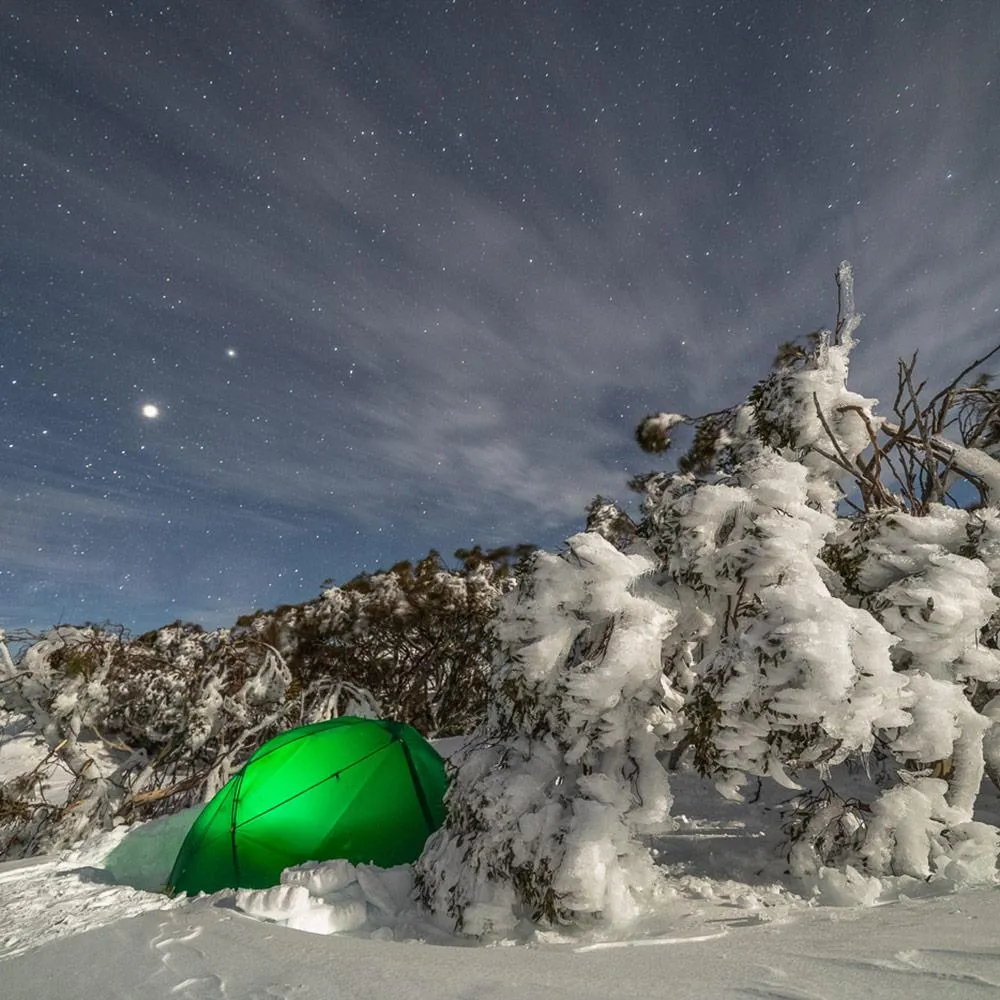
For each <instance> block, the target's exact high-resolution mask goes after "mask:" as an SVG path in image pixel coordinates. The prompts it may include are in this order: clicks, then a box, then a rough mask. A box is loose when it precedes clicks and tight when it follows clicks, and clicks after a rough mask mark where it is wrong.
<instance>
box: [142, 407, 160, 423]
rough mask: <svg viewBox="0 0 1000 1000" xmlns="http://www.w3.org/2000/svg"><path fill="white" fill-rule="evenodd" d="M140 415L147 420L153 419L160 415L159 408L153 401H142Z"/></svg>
mask: <svg viewBox="0 0 1000 1000" xmlns="http://www.w3.org/2000/svg"><path fill="white" fill-rule="evenodd" d="M142 415H143V416H144V417H145V418H146V419H147V420H155V419H156V418H157V417H158V416H159V415H160V408H159V407H158V406H157V405H156V404H155V403H144V404H143V407H142Z"/></svg>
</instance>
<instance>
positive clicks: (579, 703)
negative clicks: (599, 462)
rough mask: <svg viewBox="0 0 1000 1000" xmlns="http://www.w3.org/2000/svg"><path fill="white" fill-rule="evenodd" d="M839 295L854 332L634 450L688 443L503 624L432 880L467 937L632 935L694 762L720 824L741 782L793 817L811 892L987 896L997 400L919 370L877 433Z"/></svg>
mask: <svg viewBox="0 0 1000 1000" xmlns="http://www.w3.org/2000/svg"><path fill="white" fill-rule="evenodd" d="M837 285H838V289H839V310H838V317H837V323H836V326H835V328H834V330H832V331H820V332H818V333H816V334H814V335H811V336H810V338H809V340H808V343H807V346H806V347H799V346H797V345H784V347H783V348H782V350H781V351H780V352H779V356H778V359H777V360H776V363H775V366H774V368H773V369H772V371H771V373H770V374H769V375H768V376H766V377H765V378H764V379H763V380H762V381H761V382H759V383H758V384H757V385H756V386H755V387H754V389H753V390H752V391H751V392H750V394H749V395H748V397H747V399H746V400H744V401H743V402H741V403H739V404H737V405H735V406H732V407H729V408H727V409H724V410H720V411H717V412H715V413H712V414H708V415H707V416H704V417H701V418H690V417H687V416H685V415H683V414H677V413H661V414H656V415H654V416H652V417H649V418H647V419H646V420H645V421H644V422H643V423H642V425H640V427H639V429H638V431H637V435H636V436H637V439H638V441H639V443H640V444H641V445H642V446H643V447H645V448H646V449H647V450H648V451H652V452H665V451H667V450H668V449H669V448H670V446H671V442H672V439H673V438H675V437H677V436H679V435H680V434H681V433H683V430H684V428H685V426H690V427H693V430H694V435H693V441H692V443H691V447H690V448H689V450H688V451H687V453H686V454H685V455H684V456H683V457H682V458H681V459H680V460H679V462H678V463H677V468H676V470H674V471H669V472H659V473H654V474H651V475H648V476H644V477H640V478H639V479H637V480H636V481H635V483H634V485H635V486H636V487H637V488H638V489H640V490H641V491H642V492H643V494H644V506H643V517H642V519H641V521H640V522H639V524H638V525H634V524H633V523H632V522H631V521H630V520H628V519H626V518H625V516H624V515H623V514H622V513H621V511H620V510H619V509H618V508H615V507H614V506H613V505H610V504H608V503H607V502H605V501H603V500H601V499H598V501H595V503H594V504H593V505H592V507H591V509H590V511H589V514H590V521H589V523H588V527H590V528H591V529H592V530H591V531H590V532H589V533H587V534H584V535H579V536H575V537H574V539H571V541H570V546H569V550H568V552H567V553H565V554H564V555H562V556H560V557H555V556H539V557H538V558H537V560H536V562H535V568H534V572H533V573H532V575H531V576H530V577H528V578H527V579H526V580H525V581H524V583H523V584H522V587H521V588H519V590H518V592H517V593H516V594H515V595H514V596H513V597H512V598H511V599H509V601H508V603H507V606H506V607H505V609H504V612H503V615H502V619H501V626H500V634H501V635H502V636H503V637H504V644H503V645H502V647H501V650H500V653H499V656H498V659H497V660H496V662H495V666H494V674H493V677H492V679H491V682H490V688H491V696H492V700H491V711H490V716H489V719H488V721H487V722H486V724H485V725H484V726H483V727H482V728H481V729H480V730H479V731H478V733H477V736H476V741H475V744H474V749H473V751H472V752H471V753H470V754H469V756H468V757H467V759H466V760H465V761H464V762H463V763H462V765H461V766H460V767H459V768H458V772H457V774H456V777H455V783H454V785H453V788H452V791H451V793H450V797H449V816H448V821H447V824H446V826H445V828H444V829H443V830H442V831H441V832H440V833H439V834H438V835H437V836H436V837H435V838H434V839H433V840H432V841H431V842H430V843H429V845H428V848H427V850H426V851H425V853H424V856H423V857H422V859H421V860H420V862H419V865H418V872H419V876H420V887H421V893H422V896H423V898H424V899H425V900H426V901H427V902H428V904H429V905H430V906H431V907H432V908H433V909H434V910H435V911H436V912H438V913H439V914H442V915H447V916H449V917H450V918H451V919H452V920H454V921H456V922H457V923H458V924H459V925H460V926H462V927H464V928H465V929H466V930H467V931H469V932H471V933H482V932H483V931H484V930H488V929H490V928H492V929H494V930H503V929H509V927H510V926H511V925H512V922H513V921H514V920H516V919H517V918H518V917H528V918H533V919H540V918H544V919H548V920H579V919H580V918H582V917H584V916H594V915H600V916H601V917H603V918H604V919H607V920H610V921H612V922H615V921H622V920H627V919H628V918H629V917H630V916H634V915H635V913H636V912H638V910H639V909H641V901H642V899H643V897H644V895H645V894H648V893H649V892H650V891H652V889H651V887H653V886H655V884H656V881H655V878H654V876H653V874H652V869H651V867H650V861H649V857H648V855H647V854H645V853H644V849H643V847H642V836H643V835H644V833H646V832H648V831H649V829H650V824H651V825H655V824H663V823H665V822H666V821H667V816H666V807H667V804H668V803H669V794H668V793H667V791H666V785H665V783H664V779H663V777H662V775H661V774H660V773H659V772H658V771H657V770H656V768H655V767H654V766H653V761H654V760H655V759H656V756H657V752H659V755H660V756H661V757H663V756H665V753H664V752H665V751H671V753H670V758H671V759H679V758H680V757H681V756H682V755H683V754H684V753H685V752H686V751H688V750H691V749H692V748H693V761H694V764H695V766H696V767H697V769H698V770H699V771H700V772H701V773H702V774H704V775H706V776H708V777H710V778H712V779H713V780H714V781H715V782H716V784H717V786H718V788H719V790H720V791H721V792H722V793H723V794H724V795H726V796H728V797H731V798H739V797H740V794H741V793H740V788H741V786H742V785H743V783H744V781H745V779H746V776H747V775H755V776H758V777H760V778H763V779H772V780H774V781H776V782H778V783H779V784H781V785H783V786H785V787H787V788H789V789H791V790H795V791H798V792H800V794H799V796H798V797H797V800H796V801H795V803H794V805H793V806H792V807H790V813H789V818H788V825H787V830H788V834H789V837H790V841H791V843H790V845H789V848H788V849H789V858H790V861H791V864H792V868H793V870H794V871H795V872H796V873H797V874H799V875H801V876H803V877H805V878H807V879H809V880H811V881H812V883H813V885H820V884H821V883H823V882H824V881H825V883H827V884H831V883H836V884H837V885H838V886H839V888H840V889H841V890H846V891H847V892H848V893H853V895H854V896H855V898H859V899H862V898H863V899H871V898H873V894H874V896H877V895H878V892H879V891H880V889H879V888H878V886H879V885H881V883H879V882H878V879H880V878H882V877H887V876H888V877H891V876H895V875H909V876H913V877H921V878H926V877H932V876H945V877H948V878H951V879H953V880H956V881H977V880H978V881H982V880H987V881H989V880H992V879H993V878H994V877H995V869H996V859H997V846H998V844H997V840H998V838H997V832H998V831H997V830H996V829H995V828H994V827H992V826H988V825H986V824H983V823H977V822H975V821H974V820H973V807H974V805H975V801H976V797H977V795H978V793H979V788H980V783H981V780H982V777H983V775H984V773H989V774H993V775H1000V736H998V735H997V731H996V723H995V720H996V719H998V718H1000V707H998V706H1000V660H998V650H997V646H998V641H997V638H998V635H1000V612H998V603H1000V601H998V597H997V593H998V591H1000V576H998V568H1000V566H998V563H1000V526H998V519H1000V514H998V511H997V508H996V502H997V500H998V499H1000V463H998V462H997V461H996V460H995V459H994V458H993V457H991V455H990V454H988V453H987V451H988V447H990V448H991V447H993V446H995V443H996V441H997V440H998V437H1000V435H998V434H997V432H996V427H997V426H1000V417H998V414H1000V394H997V393H995V392H994V393H992V394H991V392H990V391H989V390H988V389H987V387H986V385H987V383H983V382H982V381H981V380H980V381H979V382H977V383H975V384H974V387H973V388H969V387H966V386H965V385H964V384H963V382H962V379H963V378H964V377H965V376H967V375H968V374H969V373H970V372H971V371H972V370H974V369H975V367H976V366H977V364H979V363H981V362H982V361H984V360H985V359H980V362H977V363H976V364H974V365H973V366H970V368H969V369H966V371H965V372H963V373H961V375H960V376H959V377H958V378H957V379H955V380H954V381H953V382H952V383H950V385H949V386H947V387H945V389H943V390H942V391H941V392H939V393H938V394H937V395H935V396H934V397H933V398H932V399H931V400H929V401H928V402H923V401H922V397H921V392H922V388H923V387H922V386H919V385H918V386H915V385H914V380H913V377H912V376H913V369H914V365H915V361H911V362H910V363H909V364H906V363H902V362H901V364H900V372H899V392H898V394H897V397H896V400H895V402H894V404H893V419H886V418H883V417H881V416H879V415H878V414H877V412H876V402H877V401H875V400H871V399H866V398H864V397H862V396H860V395H858V394H857V393H855V392H853V391H852V390H851V389H850V388H849V387H848V374H849V362H850V355H851V352H852V350H853V348H854V344H855V341H854V333H855V331H856V329H857V327H858V325H859V323H860V322H861V316H860V314H859V313H858V312H857V311H856V309H855V306H854V295H853V278H852V273H851V269H850V266H849V265H848V264H846V263H845V264H842V265H841V266H840V268H839V269H838V272H837ZM952 432H954V435H955V436H954V437H949V436H948V435H949V433H952ZM956 483H964V484H965V490H966V494H967V496H968V495H972V496H977V497H978V499H977V501H976V502H975V503H973V504H968V506H967V507H963V506H962V505H961V504H960V503H959V502H958V501H957V500H956V499H955V493H954V488H955V484H956ZM609 540H610V541H609ZM612 542H613V545H612V544H611V543H612ZM630 546H631V547H630ZM639 546H643V549H642V551H641V552H640V548H639ZM612 552H614V555H612ZM650 553H651V554H652V556H653V561H652V562H648V561H647V560H648V559H649V555H650ZM633 560H641V570H640V572H639V574H638V575H635V573H634V572H633V571H631V570H628V569H626V567H629V566H639V565H640V563H637V562H633ZM595 594H602V595H604V596H602V597H601V599H600V600H596V599H595V597H594V595H595ZM626 609H628V610H627V611H626ZM637 681H638V686H637V685H636V682H637ZM595 692H599V697H595V696H594V693H595ZM591 733H599V734H602V736H601V738H600V739H599V740H598V741H597V742H594V741H593V740H592V739H591V738H590V737H589V735H588V734H591ZM845 763H853V764H854V765H857V766H859V767H861V768H867V769H868V770H867V773H868V775H869V780H868V787H867V790H866V791H862V793H861V794H860V795H859V794H855V792H856V790H857V787H858V785H859V784H861V785H862V786H863V785H864V780H863V778H859V777H858V775H857V774H855V775H853V776H852V779H851V780H852V789H853V791H852V792H850V793H848V792H846V791H841V790H839V788H838V782H839V774H840V772H841V771H842V770H843V768H840V767H839V765H843V764H845ZM639 776H642V778H641V780H642V781H646V780H649V781H650V782H652V787H653V788H656V789H659V790H660V792H659V793H658V794H647V790H646V788H645V787H644V786H642V785H641V783H640V779H639ZM647 776H648V779H647ZM654 776H655V779H654ZM800 782H801V785H802V786H806V787H800ZM595 803H597V804H595ZM654 803H655V804H656V808H655V809H652V811H650V810H651V807H652V806H653V804H654ZM595 817H596V818H595ZM647 821H648V822H647ZM873 886H874V887H875V888H873ZM840 895H841V896H842V895H843V891H841V893H840Z"/></svg>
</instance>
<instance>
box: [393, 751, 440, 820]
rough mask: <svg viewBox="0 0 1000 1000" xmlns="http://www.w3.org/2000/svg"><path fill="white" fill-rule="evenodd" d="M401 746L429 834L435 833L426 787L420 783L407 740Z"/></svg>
mask: <svg viewBox="0 0 1000 1000" xmlns="http://www.w3.org/2000/svg"><path fill="white" fill-rule="evenodd" d="M399 745H400V746H401V747H402V748H403V756H404V757H405V758H406V766H407V767H408V768H409V769H410V780H411V781H412V782H413V790H414V791H415V792H416V793H417V802H419V803H420V811H421V812H422V813H423V814H424V822H425V823H426V824H427V832H428V833H433V832H434V830H435V829H436V827H435V825H434V820H433V818H432V817H431V807H430V804H429V803H428V802H427V795H426V794H425V793H424V786H423V785H422V784H421V783H420V777H419V775H418V774H417V769H416V767H415V766H414V764H413V757H412V756H411V755H410V748H409V747H408V746H407V745H406V740H403V739H400V741H399Z"/></svg>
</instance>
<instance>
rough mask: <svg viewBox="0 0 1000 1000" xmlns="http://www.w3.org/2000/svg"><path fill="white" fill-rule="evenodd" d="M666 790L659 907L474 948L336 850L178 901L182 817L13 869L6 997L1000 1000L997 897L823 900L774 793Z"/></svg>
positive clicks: (905, 894)
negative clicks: (607, 925)
mask: <svg viewBox="0 0 1000 1000" xmlns="http://www.w3.org/2000/svg"><path fill="white" fill-rule="evenodd" d="M8 732H10V730H8ZM29 739H30V733H28V732H27V731H25V732H24V733H23V734H21V733H18V734H17V735H16V736H15V738H14V739H12V740H8V741H7V742H5V744H4V745H3V747H2V748H0V774H2V773H6V774H8V775H9V774H11V773H13V768H14V767H15V766H16V767H20V766H23V764H24V761H25V759H27V758H29V757H30V753H31V749H30V746H28V745H27V742H26V741H28V740H29ZM19 741H25V742H24V743H21V742H19ZM673 784H674V790H675V794H676V797H677V802H676V804H675V813H676V814H677V815H678V817H679V824H678V829H677V831H676V832H675V833H673V834H671V835H669V836H667V837H664V838H663V839H662V840H661V841H660V842H659V843H658V844H657V850H658V854H659V859H660V862H661V864H662V865H663V866H664V868H665V870H666V872H667V874H668V878H667V880H666V887H665V889H664V891H663V895H662V898H661V899H660V900H659V904H658V906H657V907H656V910H655V916H654V917H650V918H647V919H646V920H645V921H644V922H643V923H642V924H640V925H637V926H635V927H632V928H631V929H630V930H629V932H628V934H627V936H622V935H619V936H617V937H612V938H609V937H607V936H602V935H601V934H599V933H597V932H594V931H589V932H587V931H579V932H576V933H575V934H573V935H569V934H561V933H554V932H538V931H534V932H533V931H530V930H528V929H523V930H522V933H521V934H520V935H519V936H517V937H514V938H511V939H509V940H502V941H494V942H491V943H490V944H489V945H480V944H477V943H472V942H470V941H468V940H466V939H463V938H459V937H456V936H454V935H452V934H451V933H449V932H448V931H447V930H445V929H442V928H440V927H437V926H435V925H434V924H432V923H431V922H430V921H429V920H428V918H427V917H426V916H425V915H424V914H423V913H421V912H420V911H419V910H417V908H416V907H415V906H414V905H413V904H412V903H411V902H410V898H409V895H410V892H409V890H410V876H409V871H408V869H406V868H398V869H392V870H389V871H381V870H379V869H374V868H370V867H367V866H359V867H357V868H355V867H353V866H350V865H346V864H345V863H341V862H333V863H329V864H324V865H318V866H303V867H302V868H300V869H296V870H292V871H290V872H287V873H286V882H285V884H283V885H282V886H280V887H276V888H275V889H270V890H264V891H255V892H242V893H235V892H220V893H216V894H215V895H213V896H207V897H200V898H198V899H193V900H191V899H186V898H181V899H169V898H168V897H166V896H164V895H162V894H161V893H159V892H157V891H156V890H157V889H158V887H159V886H161V885H162V884H163V883H164V882H165V881H166V879H167V876H168V874H169V871H170V867H171V865H172V863H173V860H174V857H175V854H176V852H177V849H178V848H179V846H180V843H181V841H182V840H183V837H184V834H185V833H186V831H187V828H188V827H189V825H190V823H191V822H192V821H193V819H194V816H195V815H196V812H197V810H189V811H187V812H186V813H181V814H178V815H176V816H172V817H168V818H166V819H162V820H156V821H153V822H151V823H147V824H144V825H140V826H136V827H133V828H131V829H128V830H126V829H119V830H116V831H114V832H113V833H112V834H108V835H104V836H101V837H98V838H95V839H94V840H92V841H90V842H88V843H85V844H84V845H82V846H81V847H80V848H78V849H77V850H75V851H73V852H68V853H66V854H64V855H62V856H59V857H48V858H41V859H32V861H31V862H30V863H29V862H9V863H7V864H4V865H0V997H2V998H3V1000H22V998H23V1000H29V998H30V1000H76V998H80V1000H83V998H86V1000H103V998H111V997H115V998H140V997H141V998H143V1000H161V998H163V1000H166V998H190V1000H208V998H213V1000H214V998H218V1000H223V998H225V1000H311V998H329V997H337V998H338V1000H339V998H351V997H358V998H362V997H363V998H365V1000H371V998H380V997H386V998H395V997H400V998H401V997H406V998H415V1000H422V998H433V1000H448V998H455V1000H458V998H463V1000H473V998H474V1000H501V998H518V1000H522V998H527V997H535V996H545V997H546V998H560V997H566V998H570V997H572V998H574V1000H587V998H590V997H593V998H601V1000H607V998H610V997H625V996H628V997H635V996H651V997H652V996H657V997H658V996H669V997H671V998H672V1000H683V998H715V997H720V998H721V997H748V998H749V997H756V998H766V997H772V998H784V1000H831V998H847V997H851V998H855V997H859V996H869V997H875V998H883V997H885V998H893V997H899V998H904V997H905V998H906V1000H920V998H935V1000H937V998H941V997H948V998H957V1000H960V998H978V997H984V998H985V997H996V996H998V995H1000V940H998V938H1000V890H997V889H994V888H989V889H974V890H965V891H951V887H950V886H949V885H948V884H947V883H943V882H940V883H936V884H933V885H923V884H922V883H918V882H913V883H910V884H907V883H901V889H902V891H901V893H900V894H899V895H898V898H896V899H895V900H893V901H892V902H889V903H886V904H884V905H880V906H875V907H867V908H859V907H834V906H824V905H818V904H817V903H816V901H815V900H807V899H804V898H802V897H801V896H800V895H798V894H797V893H796V891H795V890H796V887H795V885H794V884H792V883H791V882H790V880H788V879H787V878H786V877H785V876H784V859H782V858H781V857H777V856H775V854H774V852H773V849H772V848H771V847H770V846H769V845H770V844H773V843H774V842H775V838H774V837H773V836H770V835H767V831H768V830H769V828H771V827H773V825H774V824H776V823H779V822H780V809H779V807H778V802H777V800H776V799H775V798H772V799H771V800H770V801H768V799H767V797H766V795H765V796H762V797H761V800H760V801H758V802H757V803H753V804H750V805H745V806H738V805H734V804H732V803H727V802H724V801H722V800H721V799H718V798H717V797H716V796H714V795H712V794H706V792H705V790H704V789H703V787H702V786H701V785H700V783H698V782H696V781H694V780H692V779H690V778H688V779H685V778H684V777H683V776H681V777H679V778H675V780H674V782H673ZM786 794H787V793H786Z"/></svg>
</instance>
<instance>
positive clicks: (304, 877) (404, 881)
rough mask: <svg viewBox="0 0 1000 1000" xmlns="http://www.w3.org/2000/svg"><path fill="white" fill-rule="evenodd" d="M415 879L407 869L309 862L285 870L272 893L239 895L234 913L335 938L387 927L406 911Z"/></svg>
mask: <svg viewBox="0 0 1000 1000" xmlns="http://www.w3.org/2000/svg"><path fill="white" fill-rule="evenodd" d="M412 891H413V874H412V871H411V869H410V867H409V866H408V865H399V866H397V867H395V868H377V867H375V866H374V865H352V864H351V863H350V862H349V861H326V862H315V861H310V862H308V863H307V864H304V865H297V866H296V867H294V868H286V869H285V871H284V872H282V875H281V884H280V885H277V886H275V887H274V888H272V889H241V890H240V891H238V892H237V893H236V908H237V909H238V910H241V911H242V912H243V913H246V914H247V915H248V916H251V917H256V918H258V919H261V920H270V921H272V922H274V923H278V924H283V925H284V926H286V927H291V928H292V929H293V930H300V931H307V932H309V933H310V934H339V933H344V932H346V931H356V930H360V929H362V928H364V927H366V926H369V925H378V924H379V923H381V924H382V926H381V928H378V927H376V928H375V929H380V930H381V931H382V933H380V934H379V935H378V936H379V937H385V938H391V937H393V933H392V928H391V926H390V924H391V923H392V922H394V921H395V920H396V919H397V918H398V916H399V915H400V914H401V913H403V912H405V911H406V910H407V909H408V908H409V907H410V906H411V902H410V896H411V894H412Z"/></svg>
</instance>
